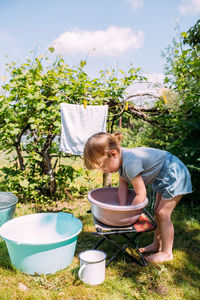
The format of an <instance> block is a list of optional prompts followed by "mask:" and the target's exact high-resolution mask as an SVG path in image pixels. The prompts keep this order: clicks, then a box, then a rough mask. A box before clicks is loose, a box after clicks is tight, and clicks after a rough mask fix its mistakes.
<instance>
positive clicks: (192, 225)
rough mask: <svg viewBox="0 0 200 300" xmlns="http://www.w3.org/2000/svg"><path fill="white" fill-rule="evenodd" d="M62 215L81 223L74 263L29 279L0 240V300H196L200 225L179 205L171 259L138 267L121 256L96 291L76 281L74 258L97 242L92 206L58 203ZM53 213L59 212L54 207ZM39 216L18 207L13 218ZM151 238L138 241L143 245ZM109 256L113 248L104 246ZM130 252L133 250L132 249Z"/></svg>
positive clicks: (31, 209)
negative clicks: (48, 273) (172, 257)
mask: <svg viewBox="0 0 200 300" xmlns="http://www.w3.org/2000/svg"><path fill="white" fill-rule="evenodd" d="M62 205H63V208H62V210H63V211H68V212H73V214H74V215H75V216H76V217H78V218H79V219H80V220H81V221H82V222H83V230H82V232H81V234H80V235H79V237H78V242H77V247H76V253H75V256H74V259H73V262H72V264H71V265H70V266H68V267H67V268H66V269H64V270H62V271H59V272H57V273H56V274H51V275H41V276H32V275H27V274H23V273H21V272H20V271H18V270H16V269H15V268H14V267H13V266H12V265H11V263H10V260H9V256H8V252H7V249H6V245H5V243H4V242H3V241H2V240H1V241H0V299H73V300H75V299H106V300H107V299H112V300H114V299H200V289H199V286H200V268H199V267H200V257H199V253H200V223H199V222H198V221H197V218H195V217H194V216H192V214H191V215H187V217H186V212H185V207H184V206H180V207H179V210H178V209H177V211H176V212H175V213H174V215H173V220H174V223H175V227H176V237H175V243H174V260H173V261H170V262H166V263H163V264H148V265H147V266H146V267H141V266H139V265H137V264H135V263H133V262H131V261H129V260H127V259H126V257H123V256H121V257H120V258H119V259H118V260H116V261H114V262H113V263H112V264H110V265H109V266H108V267H107V269H106V279H105V281H104V282H103V283H102V284H101V285H99V286H89V285H86V284H84V283H82V282H81V281H80V280H79V278H78V269H79V259H78V253H80V252H81V251H83V250H86V249H91V248H92V247H93V246H94V244H95V243H96V241H97V239H98V237H96V236H94V235H93V234H92V233H91V232H93V231H94V226H93V222H92V218H91V215H90V214H88V213H87V210H88V209H89V208H90V204H89V202H88V201H87V199H86V198H83V199H79V200H78V202H76V201H71V202H68V203H62ZM52 210H54V211H55V210H58V208H57V206H55V205H54V207H53V206H52ZM33 212H38V208H37V206H35V205H25V204H20V203H19V204H18V205H17V208H16V216H20V215H25V214H29V213H33ZM151 239H152V233H145V234H143V236H141V238H140V241H139V243H140V244H141V245H145V244H146V243H149V242H150V241H151ZM101 249H102V250H104V251H105V252H106V253H107V255H108V256H109V255H111V253H112V249H110V247H108V245H106V244H104V246H102V248H101ZM130 251H131V249H130Z"/></svg>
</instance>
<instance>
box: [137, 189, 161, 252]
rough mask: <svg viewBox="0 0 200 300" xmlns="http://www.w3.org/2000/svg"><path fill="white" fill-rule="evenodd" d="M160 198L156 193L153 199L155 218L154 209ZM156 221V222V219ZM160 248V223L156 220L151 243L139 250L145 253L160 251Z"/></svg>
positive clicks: (155, 209)
mask: <svg viewBox="0 0 200 300" xmlns="http://www.w3.org/2000/svg"><path fill="white" fill-rule="evenodd" d="M160 200H161V195H160V194H158V193H157V194H156V201H155V205H154V212H155V220H156V211H157V208H158V206H159V204H160ZM156 222H157V220H156ZM161 248H162V240H161V235H160V224H159V222H157V227H156V230H155V233H154V241H153V243H152V244H150V245H148V246H146V247H144V248H140V249H139V250H140V252H141V253H146V252H157V251H160V250H161Z"/></svg>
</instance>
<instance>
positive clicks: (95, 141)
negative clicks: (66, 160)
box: [84, 132, 123, 170]
mask: <svg viewBox="0 0 200 300" xmlns="http://www.w3.org/2000/svg"><path fill="white" fill-rule="evenodd" d="M122 138H123V136H122V134H121V132H115V133H113V134H111V133H106V132H99V133H96V134H94V135H92V136H91V137H90V138H89V139H88V140H87V142H86V144H85V147H84V164H85V166H86V168H87V169H90V170H91V169H97V168H100V167H101V165H102V163H103V160H104V159H106V158H109V157H110V154H109V152H110V150H117V152H118V153H120V152H121V150H120V142H121V140H122Z"/></svg>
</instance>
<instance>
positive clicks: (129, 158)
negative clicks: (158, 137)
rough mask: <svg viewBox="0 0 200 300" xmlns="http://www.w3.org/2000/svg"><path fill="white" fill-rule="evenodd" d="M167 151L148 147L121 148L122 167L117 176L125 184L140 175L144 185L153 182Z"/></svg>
mask: <svg viewBox="0 0 200 300" xmlns="http://www.w3.org/2000/svg"><path fill="white" fill-rule="evenodd" d="M166 154H167V151H164V150H159V149H155V148H148V147H138V148H131V149H125V148H122V166H121V168H120V169H119V175H120V176H121V177H122V178H123V179H124V180H125V181H127V182H130V183H131V181H132V180H133V178H134V177H135V176H137V175H138V174H141V176H142V178H143V180H144V183H145V185H148V184H150V183H152V182H153V180H154V179H155V178H156V176H157V175H158V173H159V172H160V170H161V168H162V166H163V164H164V160H165V156H166Z"/></svg>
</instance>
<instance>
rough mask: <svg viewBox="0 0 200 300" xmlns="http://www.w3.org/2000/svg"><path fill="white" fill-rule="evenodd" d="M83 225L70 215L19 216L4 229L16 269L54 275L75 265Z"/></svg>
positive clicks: (2, 235) (3, 232)
mask: <svg viewBox="0 0 200 300" xmlns="http://www.w3.org/2000/svg"><path fill="white" fill-rule="evenodd" d="M81 230H82V223H81V221H80V220H79V219H77V218H75V217H74V216H73V215H72V214H68V213H62V212H59V213H38V214H31V215H26V216H23V217H18V218H15V219H13V220H10V221H8V222H7V223H5V224H4V225H2V227H1V228H0V236H1V237H2V238H3V239H4V240H5V241H6V245H7V248H8V253H9V256H10V259H11V262H12V264H13V265H14V266H15V267H16V269H18V270H20V271H22V272H24V273H28V274H35V273H37V274H51V273H55V272H57V271H59V270H62V269H64V268H65V267H67V266H68V265H69V264H71V262H72V260H73V257H74V253H75V248H76V243H77V237H78V234H79V233H80V232H81Z"/></svg>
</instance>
